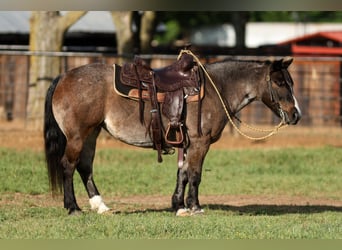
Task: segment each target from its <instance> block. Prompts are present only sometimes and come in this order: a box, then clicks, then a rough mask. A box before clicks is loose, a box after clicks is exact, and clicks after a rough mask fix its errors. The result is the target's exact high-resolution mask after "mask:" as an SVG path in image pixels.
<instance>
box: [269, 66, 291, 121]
mask: <svg viewBox="0 0 342 250" xmlns="http://www.w3.org/2000/svg"><path fill="white" fill-rule="evenodd" d="M280 71H281V73H282V75H283V78H284V79H285V84H286V85H287V86H288V87H289V88H290V89H291V92H293V89H292V86H291V85H290V82H292V79H291V76H290V75H289V73H288V72H287V71H286V69H284V68H282V69H280ZM273 72H276V71H270V72H269V73H268V75H267V76H266V82H267V86H268V90H269V94H270V100H271V102H272V103H274V104H275V105H277V108H278V111H279V116H280V118H281V120H282V121H283V122H284V123H285V122H286V113H285V112H284V110H283V109H282V107H281V104H280V98H279V95H278V93H277V92H276V91H275V90H274V88H273V87H272V79H271V75H272V73H273Z"/></svg>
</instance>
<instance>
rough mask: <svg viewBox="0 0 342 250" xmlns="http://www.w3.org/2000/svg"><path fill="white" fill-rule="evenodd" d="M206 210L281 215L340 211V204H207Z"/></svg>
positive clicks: (341, 208)
mask: <svg viewBox="0 0 342 250" xmlns="http://www.w3.org/2000/svg"><path fill="white" fill-rule="evenodd" d="M204 207H207V209H208V210H216V211H217V210H221V211H226V212H234V213H238V214H240V215H246V214H249V215H283V214H314V213H323V212H342V207H340V206H330V205H263V204H251V205H244V206H231V205H221V204H207V205H205V206H204Z"/></svg>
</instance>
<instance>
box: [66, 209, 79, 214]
mask: <svg viewBox="0 0 342 250" xmlns="http://www.w3.org/2000/svg"><path fill="white" fill-rule="evenodd" d="M81 214H82V210H81V209H70V210H69V212H68V215H72V216H78V215H81Z"/></svg>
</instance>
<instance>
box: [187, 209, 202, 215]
mask: <svg viewBox="0 0 342 250" xmlns="http://www.w3.org/2000/svg"><path fill="white" fill-rule="evenodd" d="M203 214H204V210H203V209H195V210H191V211H190V215H191V216H192V215H203Z"/></svg>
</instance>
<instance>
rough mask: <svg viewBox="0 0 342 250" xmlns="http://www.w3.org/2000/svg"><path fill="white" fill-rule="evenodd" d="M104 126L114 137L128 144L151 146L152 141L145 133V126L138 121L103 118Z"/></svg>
mask: <svg viewBox="0 0 342 250" xmlns="http://www.w3.org/2000/svg"><path fill="white" fill-rule="evenodd" d="M104 123H105V128H106V129H107V131H108V132H109V133H110V134H111V135H112V136H113V137H114V138H116V139H118V140H120V141H122V142H124V143H127V144H129V145H133V146H138V147H152V146H153V143H152V141H151V138H150V136H149V133H146V128H145V127H144V126H143V125H142V124H140V122H139V121H131V120H130V119H127V117H126V118H123V119H112V118H109V117H108V118H106V119H105V120H104Z"/></svg>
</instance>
